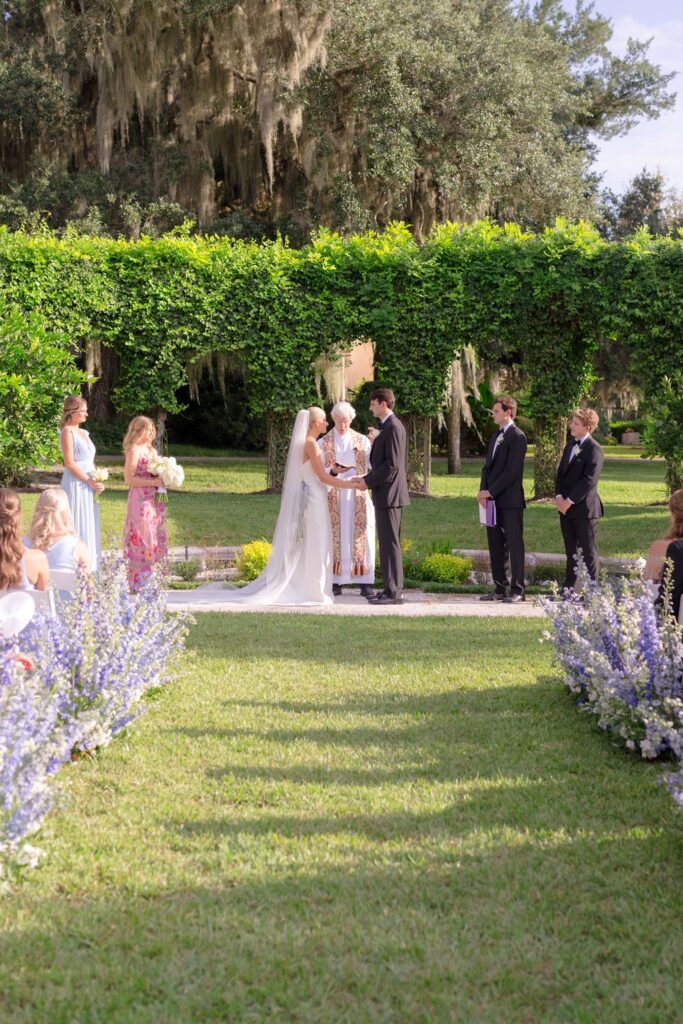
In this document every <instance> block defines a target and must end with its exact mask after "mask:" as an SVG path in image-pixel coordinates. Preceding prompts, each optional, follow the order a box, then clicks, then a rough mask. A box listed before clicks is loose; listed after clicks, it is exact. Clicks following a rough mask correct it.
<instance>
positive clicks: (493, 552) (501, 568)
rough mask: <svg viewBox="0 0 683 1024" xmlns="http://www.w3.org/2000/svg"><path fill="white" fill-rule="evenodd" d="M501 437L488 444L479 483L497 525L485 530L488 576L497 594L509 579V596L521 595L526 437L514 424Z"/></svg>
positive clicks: (497, 436)
mask: <svg viewBox="0 0 683 1024" xmlns="http://www.w3.org/2000/svg"><path fill="white" fill-rule="evenodd" d="M500 436H501V435H500V431H496V433H495V434H494V435H493V436H492V438H491V440H490V441H489V447H488V451H487V453H486V461H485V463H484V468H483V470H482V473H481V483H480V490H482V491H488V492H489V494H490V495H491V497H492V498H493V499H494V500H495V503H496V525H495V526H489V527H487V529H486V534H487V539H488V544H489V555H490V557H491V573H492V575H493V582H494V583H495V585H496V591H497V593H499V594H502V593H505V591H506V590H507V588H508V576H509V582H510V589H511V591H512V593H513V594H523V593H524V519H523V516H524V509H525V508H526V502H525V500H524V484H523V477H524V459H525V457H526V449H527V442H526V435H525V434H524V432H523V431H522V430H520V429H519V427H518V426H517V424H516V423H514V422H513V423H511V424H510V426H509V427H508V428H507V430H506V431H505V432H504V434H503V435H502V440H499V438H500Z"/></svg>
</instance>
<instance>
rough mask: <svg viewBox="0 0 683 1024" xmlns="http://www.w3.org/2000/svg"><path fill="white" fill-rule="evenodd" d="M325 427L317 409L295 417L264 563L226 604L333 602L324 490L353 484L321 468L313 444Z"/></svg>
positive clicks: (326, 506)
mask: <svg viewBox="0 0 683 1024" xmlns="http://www.w3.org/2000/svg"><path fill="white" fill-rule="evenodd" d="M327 426H328V425H327V417H326V416H325V413H324V411H323V410H322V409H319V408H318V407H317V406H312V407H311V408H310V409H302V410H301V412H299V413H297V417H296V421H295V423H294V430H293V431H292V440H291V442H290V445H289V453H288V455H287V465H286V468H285V479H284V484H283V486H282V500H281V502H280V514H279V515H278V519H277V524H276V526H275V534H274V536H273V547H272V550H271V553H270V558H269V559H268V564H267V566H266V568H265V569H264V570H263V572H262V573H261V575H260V576H259V577H258V579H255V580H254V582H253V583H250V584H249V585H248V586H246V587H244V588H243V589H242V590H239V591H236V592H235V593H234V594H229V595H226V598H224V600H228V601H231V602H232V601H234V602H240V603H244V604H252V605H254V604H292V605H307V604H333V598H332V528H331V526H330V515H329V510H328V505H327V489H328V487H339V488H341V489H347V488H353V487H355V484H354V483H353V481H351V480H340V479H339V478H338V477H333V476H329V475H328V474H327V473H326V472H325V470H324V468H323V463H322V453H321V451H320V448H319V447H318V443H317V441H318V438H319V437H320V435H321V434H324V433H325V431H326V430H327Z"/></svg>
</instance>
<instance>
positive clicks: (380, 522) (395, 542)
mask: <svg viewBox="0 0 683 1024" xmlns="http://www.w3.org/2000/svg"><path fill="white" fill-rule="evenodd" d="M402 511H403V509H401V508H376V509H375V521H376V523H377V540H378V541H379V564H380V566H381V569H382V578H383V579H384V590H385V592H386V593H387V594H389V595H390V597H400V596H401V594H402V592H403V555H402V554H401V513H402Z"/></svg>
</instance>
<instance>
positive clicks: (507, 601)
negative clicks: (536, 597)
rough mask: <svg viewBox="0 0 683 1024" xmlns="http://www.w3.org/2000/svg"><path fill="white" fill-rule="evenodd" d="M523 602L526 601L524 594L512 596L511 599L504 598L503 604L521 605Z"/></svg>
mask: <svg viewBox="0 0 683 1024" xmlns="http://www.w3.org/2000/svg"><path fill="white" fill-rule="evenodd" d="M522 601H526V597H525V596H524V594H510V596H509V597H506V598H504V600H503V604H521V603H522Z"/></svg>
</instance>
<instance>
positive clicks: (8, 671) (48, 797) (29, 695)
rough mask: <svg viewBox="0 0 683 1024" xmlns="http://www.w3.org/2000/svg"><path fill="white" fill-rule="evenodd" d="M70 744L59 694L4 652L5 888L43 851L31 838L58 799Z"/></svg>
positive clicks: (0, 828) (0, 836)
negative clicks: (61, 771)
mask: <svg viewBox="0 0 683 1024" xmlns="http://www.w3.org/2000/svg"><path fill="white" fill-rule="evenodd" d="M70 753H71V747H70V743H69V737H68V735H67V732H66V731H65V730H64V729H63V727H62V724H61V721H60V695H59V693H58V691H57V690H56V689H54V688H49V687H46V686H45V683H44V680H43V679H42V678H41V676H40V674H39V673H38V672H32V671H27V670H26V669H25V668H24V667H22V665H21V664H20V663H18V662H17V661H15V660H13V659H12V658H10V657H8V656H7V655H6V654H5V653H3V654H0V801H1V805H0V886H4V885H6V884H7V881H8V878H9V877H10V876H11V875H12V873H13V872H14V871H15V870H16V868H17V866H19V865H22V864H23V865H28V866H33V865H34V864H35V863H37V860H38V857H39V854H40V850H38V849H37V848H36V847H33V846H31V845H30V844H29V843H27V842H26V839H27V837H28V836H30V835H32V833H34V832H35V831H36V830H37V829H38V828H39V826H40V824H41V822H42V820H43V818H44V817H45V815H46V814H47V812H48V811H49V810H50V808H51V807H52V806H53V803H54V799H55V779H54V775H55V772H56V770H57V768H59V766H60V765H62V764H63V763H64V762H65V761H67V760H68V759H69V756H70Z"/></svg>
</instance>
